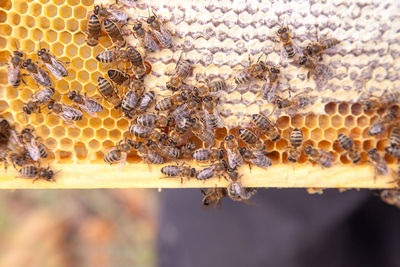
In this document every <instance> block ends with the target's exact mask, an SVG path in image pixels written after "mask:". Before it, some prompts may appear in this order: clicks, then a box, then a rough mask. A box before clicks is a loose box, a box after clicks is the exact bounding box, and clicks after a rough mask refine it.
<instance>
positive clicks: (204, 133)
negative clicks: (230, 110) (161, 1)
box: [191, 120, 215, 147]
mask: <svg viewBox="0 0 400 267" xmlns="http://www.w3.org/2000/svg"><path fill="white" fill-rule="evenodd" d="M191 130H192V133H193V134H194V135H195V136H197V138H199V139H200V140H201V141H203V142H204V145H205V146H206V147H211V146H213V145H214V143H215V133H214V131H212V130H211V129H209V128H207V127H205V126H204V124H203V123H201V122H200V121H199V120H197V121H196V122H195V123H193V125H192V128H191Z"/></svg>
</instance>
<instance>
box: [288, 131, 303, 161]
mask: <svg viewBox="0 0 400 267" xmlns="http://www.w3.org/2000/svg"><path fill="white" fill-rule="evenodd" d="M289 140H290V146H288V147H287V148H286V151H287V153H288V160H289V161H291V162H296V161H298V160H299V158H300V156H301V151H299V150H298V148H299V147H300V146H301V145H302V144H303V132H302V131H301V130H299V129H297V128H294V129H293V131H292V132H291V133H290V137H289Z"/></svg>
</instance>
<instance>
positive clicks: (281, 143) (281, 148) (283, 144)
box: [275, 139, 288, 151]
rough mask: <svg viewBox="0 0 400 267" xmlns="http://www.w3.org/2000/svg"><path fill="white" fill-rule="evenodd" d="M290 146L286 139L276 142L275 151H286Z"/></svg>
mask: <svg viewBox="0 0 400 267" xmlns="http://www.w3.org/2000/svg"><path fill="white" fill-rule="evenodd" d="M287 146H288V141H287V140H285V139H279V140H278V141H276V142H275V149H276V150H278V151H284V150H285V149H286V147H287Z"/></svg>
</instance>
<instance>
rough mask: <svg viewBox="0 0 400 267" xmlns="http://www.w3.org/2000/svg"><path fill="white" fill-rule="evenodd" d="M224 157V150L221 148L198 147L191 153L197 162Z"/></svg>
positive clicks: (212, 160) (213, 160)
mask: <svg viewBox="0 0 400 267" xmlns="http://www.w3.org/2000/svg"><path fill="white" fill-rule="evenodd" d="M224 157H225V151H224V150H223V149H216V148H211V149H210V148H199V149H197V150H196V151H194V152H193V153H192V158H193V159H194V160H196V161H199V162H206V161H211V162H215V161H218V160H222V159H223V158H224Z"/></svg>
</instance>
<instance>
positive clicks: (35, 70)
mask: <svg viewBox="0 0 400 267" xmlns="http://www.w3.org/2000/svg"><path fill="white" fill-rule="evenodd" d="M22 68H24V69H26V71H27V72H28V73H29V74H30V75H31V76H32V78H33V79H34V80H35V81H36V83H38V84H40V85H43V86H44V87H51V85H52V81H51V79H50V77H49V74H47V72H46V71H45V70H43V69H42V68H41V67H39V66H38V65H37V64H36V63H34V62H32V60H31V59H30V58H28V59H27V60H25V62H24V63H23V64H22Z"/></svg>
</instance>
